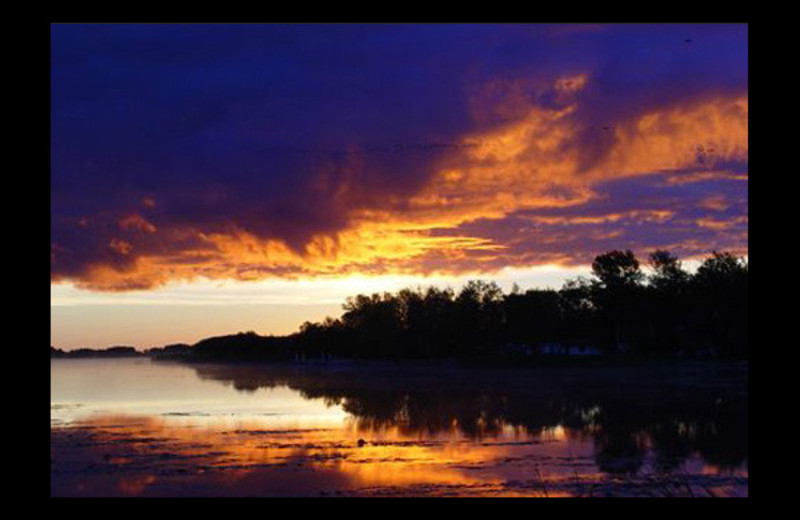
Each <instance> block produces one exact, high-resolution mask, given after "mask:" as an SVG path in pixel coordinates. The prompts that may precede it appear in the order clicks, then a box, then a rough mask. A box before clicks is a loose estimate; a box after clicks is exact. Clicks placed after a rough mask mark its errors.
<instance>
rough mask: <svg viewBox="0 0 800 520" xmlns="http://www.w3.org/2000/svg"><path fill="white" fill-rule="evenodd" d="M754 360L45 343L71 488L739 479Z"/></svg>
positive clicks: (737, 489) (335, 490)
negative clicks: (144, 351) (178, 358)
mask: <svg viewBox="0 0 800 520" xmlns="http://www.w3.org/2000/svg"><path fill="white" fill-rule="evenodd" d="M747 429H748V423H747V365H746V364H745V365H741V364H740V365H727V366H724V367H715V368H714V367H709V366H706V365H699V364H698V365H691V366H682V367H680V368H674V367H673V368H660V369H654V368H636V369H632V368H624V369H623V368H595V369H575V368H569V369H567V368H557V369H556V368H549V369H527V370H521V369H520V370H512V369H504V370H468V369H454V368H443V367H425V368H421V367H418V368H408V367H405V368H398V367H384V368H379V367H374V366H372V367H363V366H361V367H358V366H354V367H346V366H324V367H322V366H290V367H275V366H241V365H207V364H204V365H183V364H175V363H165V362H151V361H150V360H147V359H138V358H134V359H120V360H52V361H51V493H52V495H54V496H61V495H89V496H107V495H121V496H127V495H142V496H183V495H202V496H207V495H222V496H249V495H268V496H269V495H272V496H275V495H279V496H285V495H311V496H349V495H358V496H397V495H400V496H407V495H414V496H419V495H432V496H449V495H468V496H520V495H522V496H575V495H578V496H639V495H644V496H708V495H711V496H746V495H747V476H748V471H747V446H748V443H747Z"/></svg>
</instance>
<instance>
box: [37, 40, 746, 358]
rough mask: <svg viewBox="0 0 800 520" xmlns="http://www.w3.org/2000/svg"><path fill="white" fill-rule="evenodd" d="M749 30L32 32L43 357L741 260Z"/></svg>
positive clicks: (270, 329)
mask: <svg viewBox="0 0 800 520" xmlns="http://www.w3.org/2000/svg"><path fill="white" fill-rule="evenodd" d="M747 55H748V36H747V26H746V25H435V24H426V25H199V24H192V25H171V24H160V25H97V24H94V25H59V24H57V25H52V26H51V121H50V123H51V220H50V223H51V240H50V242H51V245H50V251H51V259H50V260H51V271H50V279H51V342H52V344H53V345H55V346H60V347H63V348H75V347H79V346H92V347H101V346H108V345H112V344H128V345H134V346H140V347H146V346H155V345H162V344H165V343H172V342H179V341H186V342H193V341H197V340H199V339H201V338H203V337H207V336H209V335H219V334H226V333H233V332H237V331H239V330H255V331H256V332H259V333H262V334H285V333H289V332H292V331H294V330H296V329H297V327H298V326H299V325H300V324H301V323H302V322H304V321H307V320H309V321H314V320H319V319H322V318H324V317H325V316H327V315H331V316H338V315H339V314H340V312H341V303H343V301H344V298H345V297H346V296H349V295H354V294H358V293H361V292H376V291H383V290H390V291H391V290H397V289H400V288H402V287H406V286H417V285H422V286H425V285H440V286H444V285H449V286H451V287H454V288H458V287H459V286H460V285H462V284H463V283H464V282H465V281H466V280H468V279H475V278H482V279H487V280H496V281H498V282H499V283H500V284H501V286H502V287H504V288H506V289H508V288H510V286H511V285H512V284H513V283H514V282H517V283H518V284H519V285H520V286H521V287H523V289H524V288H529V287H556V288H557V287H559V286H560V284H561V283H563V282H564V281H565V280H566V279H568V278H572V277H575V276H577V275H579V274H581V275H588V273H589V268H588V265H589V264H590V263H591V260H592V259H593V258H594V256H596V255H597V254H600V253H603V252H606V251H609V250H612V249H631V250H633V251H634V252H635V253H636V254H637V256H638V257H639V258H640V259H642V260H644V259H646V257H647V254H648V253H649V252H651V251H653V250H655V249H668V250H669V251H671V252H673V253H675V254H678V255H679V256H681V257H682V258H684V259H687V260H690V261H695V262H696V261H697V259H700V258H702V257H703V256H705V255H708V254H709V253H710V252H711V251H712V250H730V251H735V252H737V253H739V254H743V255H746V254H747V241H748V196H747V193H748V84H747V82H748V64H747Z"/></svg>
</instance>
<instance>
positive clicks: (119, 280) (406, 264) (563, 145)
mask: <svg viewBox="0 0 800 520" xmlns="http://www.w3.org/2000/svg"><path fill="white" fill-rule="evenodd" d="M590 84H591V78H590V76H589V75H587V74H579V75H572V76H566V77H562V78H558V79H556V80H555V81H554V82H553V83H551V84H550V85H549V88H550V92H551V93H552V102H551V103H550V104H548V105H546V106H543V105H541V104H537V103H536V102H534V101H533V100H531V98H530V96H526V95H525V89H526V88H527V87H528V85H526V84H525V83H524V82H518V81H517V82H515V81H510V82H503V81H495V82H492V83H490V84H488V85H485V86H484V88H482V89H479V90H478V91H477V92H478V93H477V94H476V96H475V97H474V98H473V100H472V103H473V107H472V108H473V110H472V113H473V116H474V117H475V121H476V126H477V127H479V128H483V130H481V131H476V132H474V133H470V134H469V135H465V136H464V137H463V138H462V140H461V141H460V142H459V143H457V145H456V146H452V147H450V148H448V149H447V150H446V151H444V152H443V153H442V155H441V156H440V157H439V159H438V161H437V162H436V164H435V172H434V174H433V175H432V176H431V177H430V178H429V179H428V180H427V182H425V183H424V184H423V185H422V186H421V188H419V189H418V190H417V191H416V192H415V193H413V194H412V195H410V196H408V197H407V198H388V199H386V200H373V201H372V202H371V204H361V205H358V206H354V207H352V208H351V209H350V210H349V212H348V214H347V217H348V222H349V225H348V226H347V227H346V228H345V229H343V230H340V231H337V232H332V233H319V234H316V235H314V236H312V238H311V239H310V240H309V241H308V242H307V243H306V244H305V246H304V247H302V248H300V249H299V250H298V249H297V248H292V247H290V246H289V245H288V244H287V243H286V242H284V241H281V240H277V239H269V238H263V237H259V236H257V235H256V234H254V233H253V232H251V231H248V230H247V229H243V228H240V227H234V229H233V230H231V231H226V232H214V233H205V232H202V231H197V230H191V231H186V230H184V232H188V233H190V234H191V235H192V236H193V238H194V239H196V240H197V241H198V242H200V243H202V244H203V245H204V247H205V248H204V249H194V248H185V249H183V250H180V251H178V252H177V253H175V252H172V253H170V254H169V255H162V254H159V253H155V252H150V253H147V254H144V253H143V254H141V255H140V256H138V257H136V259H135V261H134V262H132V263H131V264H128V265H127V266H126V267H116V268H112V267H110V266H107V265H104V264H95V265H92V266H91V267H90V268H89V269H88V270H87V272H86V273H85V276H84V277H83V278H82V279H81V280H80V281H79V282H78V285H79V286H80V287H84V288H88V289H96V290H131V289H137V288H148V287H152V286H155V285H160V284H163V283H165V282H167V281H168V280H172V279H191V278H194V277H197V276H205V277H208V278H235V279H243V280H249V279H259V278H265V277H270V276H282V277H297V276H336V275H341V274H344V273H355V272H360V273H376V272H391V273H421V272H423V273H428V272H430V271H432V270H433V271H441V272H451V273H452V272H455V271H465V270H467V271H470V270H474V271H478V272H479V271H481V270H483V269H485V268H487V267H486V266H488V265H491V266H493V268H497V266H498V264H499V263H501V261H502V259H503V255H504V250H505V249H506V248H507V246H506V245H505V244H503V243H500V242H498V241H496V240H493V239H492V238H486V237H477V236H471V235H469V234H466V233H460V232H459V229H460V227H461V226H463V225H465V224H468V223H472V222H476V221H481V220H498V219H503V218H505V217H508V216H509V215H511V214H514V213H515V212H520V211H529V210H537V209H543V208H570V207H578V206H581V205H585V204H587V203H589V202H590V201H593V200H596V199H597V197H598V195H597V192H596V187H597V186H598V185H600V184H601V183H604V182H608V181H612V180H616V179H622V178H626V177H635V176H644V175H653V174H664V173H669V174H675V175H676V176H675V177H667V183H668V184H681V183H684V182H691V180H687V179H690V177H691V176H692V175H694V176H697V177H699V178H703V179H706V178H708V176H709V175H711V174H712V172H716V171H719V168H720V167H722V166H724V164H726V163H727V162H731V161H738V162H743V163H746V162H747V159H748V99H747V94H746V93H744V94H742V95H738V96H727V97H726V96H719V97H713V98H707V99H699V100H695V101H692V102H690V103H685V104H681V105H679V106H670V107H665V108H659V109H656V110H651V111H648V112H645V113H640V114H638V115H636V116H631V117H629V118H628V119H625V120H619V121H615V122H614V123H613V125H610V126H608V127H597V128H596V127H595V126H594V125H592V124H589V123H587V122H586V121H583V120H582V119H581V117H580V116H581V94H582V93H583V91H584V90H585V89H586V88H587V87H588V86H589V85H590ZM498 93H500V94H502V95H500V96H499V98H498ZM497 121H500V123H499V124H497ZM592 143H593V144H594V145H597V144H598V143H599V144H600V145H602V146H599V147H598V146H594V148H593V150H594V152H593V153H588V152H587V146H589V144H592ZM598 150H599V152H598ZM362 166H363V165H361V166H360V167H362ZM687 172H688V173H687ZM322 173H324V172H322ZM345 173H346V172H345ZM678 174H680V175H678ZM351 177H352V175H350V176H348V177H347V178H346V179H345V182H343V183H340V184H338V185H337V187H335V189H334V190H333V193H332V197H333V198H334V199H335V200H337V201H339V200H340V199H341V204H342V206H345V205H346V202H347V200H346V195H347V192H348V191H349V190H351V189H352V188H353V182H355V181H354V178H351ZM673 179H678V180H673ZM328 183H329V175H327V174H321V175H320V177H319V179H318V183H317V184H318V185H315V186H314V188H315V189H318V190H322V191H325V192H328V191H330V190H329V188H330V187H329V186H328ZM143 204H144V205H145V206H146V207H153V206H154V205H155V201H154V200H153V199H151V198H148V199H145V200H144V202H143ZM704 204H706V206H705V207H709V208H712V209H724V208H723V206H724V204H725V202H724V200H723V199H720V198H717V199H711V198H710V199H707V200H706V201H705V202H704ZM673 216H674V212H673V211H672V210H670V209H654V210H647V211H641V210H638V211H633V212H620V213H609V214H607V215H602V216H580V215H576V216H558V217H545V216H539V217H531V218H532V219H534V220H538V222H540V223H543V224H569V225H572V224H584V225H599V224H603V223H609V222H616V221H619V220H620V219H623V218H627V219H633V220H635V221H639V222H649V223H652V224H653V225H658V224H661V223H664V222H666V221H668V220H670V219H672V218H673ZM745 219H746V217H745ZM696 223H697V225H698V226H700V227H703V228H708V229H714V230H723V229H727V228H728V227H730V225H732V224H729V222H728V221H725V222H723V221H715V220H711V219H700V220H697V222H696ZM118 225H119V227H120V228H121V229H123V230H128V231H141V232H144V233H147V234H153V233H156V231H157V228H156V226H155V225H153V224H152V223H150V222H148V221H147V220H146V219H145V218H144V217H142V216H141V215H140V214H139V213H133V214H130V215H128V216H126V217H124V218H122V219H120V220H119V221H118ZM442 231H446V233H442ZM622 234H623V231H621V230H608V229H602V230H601V229H598V231H597V233H596V237H597V239H598V240H599V239H608V238H614V237H619V236H621V235H622ZM539 240H541V242H542V243H546V242H548V241H556V242H557V241H558V240H566V238H565V237H560V238H559V235H558V234H550V235H548V236H542V237H540V238H539ZM109 247H111V249H113V250H114V251H116V252H118V253H120V254H123V255H130V254H131V253H132V251H133V249H134V246H133V245H132V244H131V243H129V242H126V241H123V240H119V239H113V240H112V241H111V244H110V245H109ZM553 255H554V253H552V252H550V253H547V254H543V255H542V256H541V257H540V258H546V259H547V261H548V262H550V261H552V258H554V256H553ZM555 257H557V258H559V259H560V260H563V259H564V258H563V257H562V256H558V255H555ZM432 259H437V261H436V262H434V261H432ZM508 261H509V262H512V263H513V262H523V263H524V262H531V260H530V258H528V259H527V260H526V259H524V258H510V257H509V258H508Z"/></svg>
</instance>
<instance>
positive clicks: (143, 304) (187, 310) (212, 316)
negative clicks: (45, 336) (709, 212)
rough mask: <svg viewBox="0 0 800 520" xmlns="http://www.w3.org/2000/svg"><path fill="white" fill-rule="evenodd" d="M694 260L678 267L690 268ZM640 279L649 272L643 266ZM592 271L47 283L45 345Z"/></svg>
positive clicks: (292, 317)
mask: <svg viewBox="0 0 800 520" xmlns="http://www.w3.org/2000/svg"><path fill="white" fill-rule="evenodd" d="M699 264H700V260H698V259H689V260H684V262H683V265H684V268H685V269H687V270H688V271H690V272H693V271H695V270H696V269H697V266H698V265H699ZM643 270H644V271H645V272H647V271H648V270H649V268H648V267H647V266H646V265H643ZM590 275H591V267H590V266H588V265H586V266H572V267H564V266H556V265H540V266H534V267H528V268H512V267H506V268H503V269H500V270H499V271H497V272H496V273H494V274H483V275H480V274H474V273H473V274H472V275H462V276H431V277H426V276H413V275H388V276H387V275H384V276H355V275H350V276H343V277H336V278H317V279H300V280H285V279H272V280H261V281H253V282H244V281H238V280H222V281H220V280H207V279H199V280H196V281H194V282H173V283H170V284H167V285H166V286H164V287H160V288H158V289H152V290H148V291H139V292H127V293H104V292H91V291H85V290H81V289H78V288H76V287H74V286H73V285H71V284H51V286H50V309H51V322H50V323H51V331H50V342H51V345H53V346H55V347H58V348H62V349H64V350H73V349H76V348H83V347H89V348H104V347H109V346H112V345H130V346H134V347H137V348H139V349H144V348H150V347H154V346H163V345H167V344H171V343H189V344H192V343H195V342H197V341H199V340H201V339H203V338H207V337H211V336H220V335H226V334H234V333H236V332H243V331H249V330H252V331H255V332H257V333H258V334H262V335H285V334H291V333H293V332H296V331H297V330H298V329H299V327H300V325H301V324H302V323H303V322H305V321H311V322H316V321H321V320H323V319H324V318H325V317H326V316H331V317H334V318H337V317H339V316H341V314H342V304H343V303H344V302H345V300H346V299H347V297H349V296H356V295H358V294H373V293H383V292H397V291H399V290H401V289H404V288H408V287H411V288H415V287H417V286H419V287H422V288H425V287H428V286H436V287H440V288H445V287H450V288H452V289H453V290H454V291H458V290H460V289H461V287H463V286H464V284H466V282H467V281H469V280H476V279H482V280H487V281H494V282H496V283H497V284H498V285H499V286H500V287H501V288H502V290H503V292H505V293H509V292H511V290H512V288H513V285H514V284H515V283H516V284H517V285H518V286H519V288H520V290H521V291H523V292H524V291H526V290H528V289H545V288H550V289H558V288H560V287H561V286H562V285H563V284H564V282H565V281H567V280H569V279H574V278H576V277H578V276H583V277H589V276H590Z"/></svg>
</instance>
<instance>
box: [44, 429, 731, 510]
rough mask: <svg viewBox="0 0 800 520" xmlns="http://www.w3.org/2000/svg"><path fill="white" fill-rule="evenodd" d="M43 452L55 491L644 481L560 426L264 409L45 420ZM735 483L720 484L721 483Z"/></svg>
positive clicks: (342, 491)
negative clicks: (331, 417)
mask: <svg viewBox="0 0 800 520" xmlns="http://www.w3.org/2000/svg"><path fill="white" fill-rule="evenodd" d="M584 440H585V439H584ZM51 459H52V471H51V485H52V493H53V494H54V495H128V496H131V495H145V496H164V495H167V496H175V495H203V496H213V495H226V496H229V495H234V496H253V495H266V496H275V495H279V496H285V495H315V496H326V495H330V496H337V495H377V496H387V495H388V496H392V495H399V496H406V495H430V496H447V495H459V496H465V495H471V496H548V497H552V496H571V495H591V494H592V493H593V492H594V490H596V489H604V487H608V486H620V485H622V486H628V485H631V486H633V487H634V488H635V487H636V486H639V485H640V484H638V483H636V482H634V480H630V481H627V482H626V481H620V480H619V479H618V478H617V477H609V476H607V475H604V474H603V472H601V471H599V470H598V469H597V467H596V466H595V465H594V462H593V460H592V450H591V446H590V445H589V443H587V442H583V443H582V442H581V441H576V437H573V436H572V434H571V433H570V430H569V429H567V428H564V427H562V426H557V427H554V428H549V429H546V430H545V431H543V432H538V433H530V432H528V431H526V430H525V429H524V428H520V427H512V426H509V425H504V426H503V427H501V428H499V429H498V430H495V433H494V434H492V435H491V436H490V437H485V438H481V437H477V438H476V437H468V436H465V435H464V434H463V433H462V432H461V431H460V430H459V429H458V427H457V425H456V424H454V425H453V428H452V429H450V430H444V431H438V432H436V433H426V432H417V433H411V432H408V431H404V429H403V428H402V427H400V426H390V427H375V426H369V425H367V424H365V423H363V422H360V421H358V420H355V419H352V420H348V421H346V423H345V424H344V425H342V426H341V427H331V426H330V424H327V425H321V426H320V427H315V426H314V425H312V424H305V425H303V427H302V428H300V427H298V428H290V427H281V428H277V429H274V428H273V429H271V428H270V427H269V424H268V423H265V422H264V421H255V422H254V421H205V422H203V423H202V424H198V423H197V422H195V421H193V420H191V419H187V418H184V417H180V418H175V417H169V418H164V417H155V416H149V417H136V416H100V417H95V418H91V419H88V420H86V421H84V422H82V423H80V424H77V425H74V426H71V427H60V428H59V427H57V428H54V429H52V430H51ZM704 468H705V467H704ZM707 471H708V472H709V474H710V475H711V476H713V477H715V476H716V473H714V472H713V470H707ZM703 473H705V471H704V472H703ZM631 478H632V477H631ZM745 478H746V477H745ZM634 484H635V485H634ZM664 486H665V487H664V489H665V490H669V489H672V490H673V491H669V492H671V493H676V494H679V493H681V492H683V491H681V488H678V487H677V486H673V487H672V488H668V487H666V484H664ZM713 487H714V486H713V485H712V486H710V487H709V490H708V491H707V494H714V491H713V489H711V488H713ZM735 487H736V486H735V483H734V485H732V484H731V483H730V482H722V483H718V485H717V488H719V494H726V493H730V492H731V491H730V489H734V488H735ZM683 489H686V488H683ZM674 490H677V491H674ZM666 492H667V491H665V493H666ZM733 492H735V489H734V491H733Z"/></svg>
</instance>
